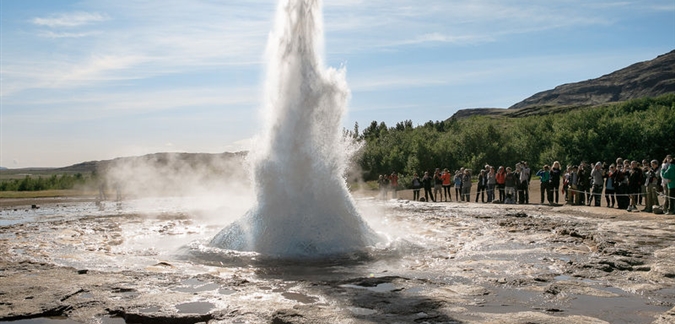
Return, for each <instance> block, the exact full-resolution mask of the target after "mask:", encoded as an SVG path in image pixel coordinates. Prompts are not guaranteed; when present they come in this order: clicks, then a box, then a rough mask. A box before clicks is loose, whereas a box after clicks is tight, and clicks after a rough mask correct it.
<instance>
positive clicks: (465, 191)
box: [462, 169, 471, 202]
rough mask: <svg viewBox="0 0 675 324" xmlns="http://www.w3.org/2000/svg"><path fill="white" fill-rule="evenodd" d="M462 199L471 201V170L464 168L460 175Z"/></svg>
mask: <svg viewBox="0 0 675 324" xmlns="http://www.w3.org/2000/svg"><path fill="white" fill-rule="evenodd" d="M462 201H466V202H471V170H469V169H464V176H462Z"/></svg>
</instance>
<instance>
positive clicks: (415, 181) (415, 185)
mask: <svg viewBox="0 0 675 324" xmlns="http://www.w3.org/2000/svg"><path fill="white" fill-rule="evenodd" d="M411 184H412V190H413V200H414V201H418V200H420V189H422V180H420V176H419V175H417V172H415V173H414V174H413V178H412V181H411Z"/></svg>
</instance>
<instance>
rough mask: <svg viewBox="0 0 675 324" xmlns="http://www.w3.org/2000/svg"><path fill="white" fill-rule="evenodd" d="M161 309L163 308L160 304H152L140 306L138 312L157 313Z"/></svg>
mask: <svg viewBox="0 0 675 324" xmlns="http://www.w3.org/2000/svg"><path fill="white" fill-rule="evenodd" d="M160 310H161V308H159V306H150V307H145V308H140V309H139V310H138V312H139V313H143V314H148V313H157V312H159V311H160Z"/></svg>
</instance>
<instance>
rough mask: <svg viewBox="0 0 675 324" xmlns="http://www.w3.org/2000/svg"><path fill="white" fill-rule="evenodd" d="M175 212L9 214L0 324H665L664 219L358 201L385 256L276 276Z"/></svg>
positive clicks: (0, 215) (668, 298)
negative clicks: (382, 237)
mask: <svg viewBox="0 0 675 324" xmlns="http://www.w3.org/2000/svg"><path fill="white" fill-rule="evenodd" d="M186 200H189V199H185V198H182V199H168V198H166V199H156V200H152V199H146V200H130V201H124V202H121V203H114V202H105V203H103V204H101V205H97V204H95V203H94V202H91V201H69V200H60V201H53V200H42V201H40V202H39V203H37V204H38V206H35V207H39V208H31V205H32V204H36V202H35V201H30V202H28V201H21V200H17V201H12V202H7V201H5V202H4V203H3V204H2V205H1V207H0V209H1V212H0V242H1V244H2V247H3V248H2V249H1V250H0V321H16V322H14V323H55V324H69V323H198V322H208V323H328V322H330V323H397V322H398V323H652V322H654V323H673V322H675V308H673V306H674V305H675V247H674V246H673V241H674V240H675V217H673V216H665V215H654V214H647V213H628V212H625V211H619V210H610V209H607V208H605V207H600V208H593V207H585V206H584V207H578V206H575V207H571V206H558V207H551V206H541V205H534V204H532V205H497V204H474V203H458V202H448V203H418V202H409V201H406V200H389V201H378V200H374V199H372V198H363V199H358V200H357V204H358V207H359V209H360V211H361V213H362V214H363V215H364V217H365V218H366V219H367V220H368V222H369V224H370V225H371V226H372V227H373V228H374V229H375V230H376V231H378V232H381V233H385V234H386V235H387V236H389V237H390V238H391V240H392V243H391V244H390V245H388V246H382V247H377V248H374V249H373V250H372V251H370V252H369V253H368V255H353V256H345V257H344V258H342V259H334V260H325V261H321V262H308V261H295V262H290V261H287V262H280V261H273V260H260V259H259V258H258V257H257V256H256V255H254V254H250V253H248V254H246V253H238V252H226V251H222V250H220V251H219V250H217V249H213V248H208V247H206V243H207V242H208V240H209V239H210V238H211V237H213V235H214V234H215V233H217V232H218V231H219V230H220V229H222V227H223V226H224V225H226V224H222V221H221V223H220V224H218V222H217V221H214V220H213V218H210V217H209V215H212V214H213V213H222V212H226V213H227V212H228V211H227V210H223V209H222V208H220V209H219V208H218V207H214V206H207V205H205V204H200V203H197V204H194V203H192V204H188V203H186ZM187 205H192V206H198V207H194V208H186V207H183V206H187ZM229 212H230V213H232V212H233V211H229Z"/></svg>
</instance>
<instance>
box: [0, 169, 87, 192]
mask: <svg viewBox="0 0 675 324" xmlns="http://www.w3.org/2000/svg"><path fill="white" fill-rule="evenodd" d="M86 181H87V178H86V177H84V176H83V175H82V174H81V173H77V174H73V175H69V174H63V175H56V174H54V175H52V176H50V177H48V178H43V177H41V176H38V177H37V178H34V177H31V176H29V175H27V176H25V177H24V178H23V179H9V180H3V181H2V182H0V191H40V190H62V189H73V188H74V187H75V186H76V185H82V184H84V183H85V182H86Z"/></svg>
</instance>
